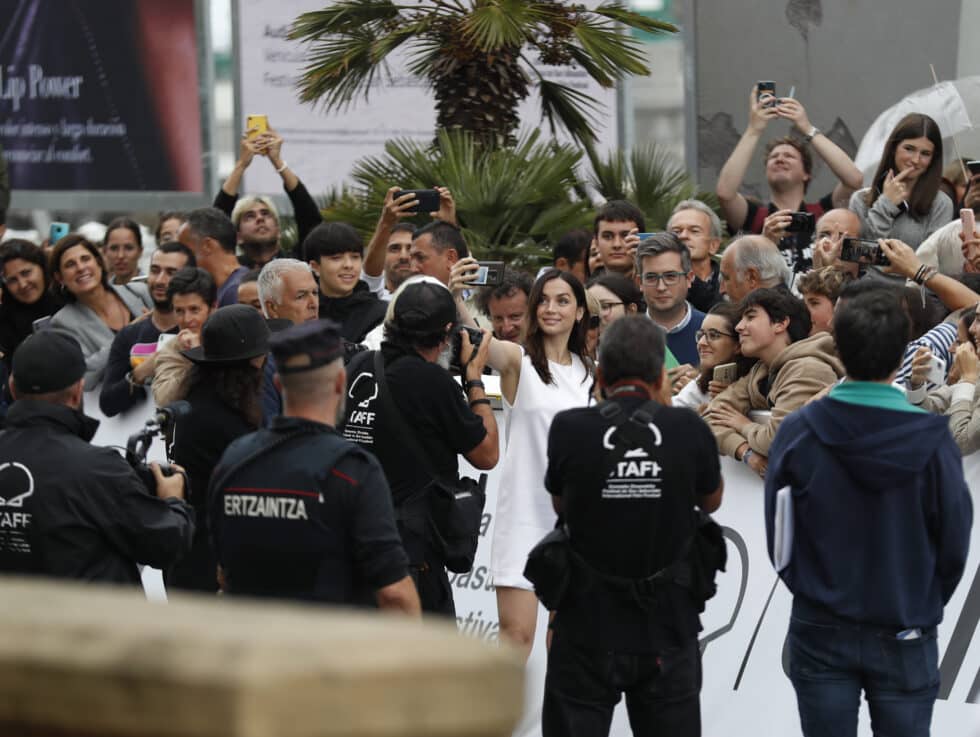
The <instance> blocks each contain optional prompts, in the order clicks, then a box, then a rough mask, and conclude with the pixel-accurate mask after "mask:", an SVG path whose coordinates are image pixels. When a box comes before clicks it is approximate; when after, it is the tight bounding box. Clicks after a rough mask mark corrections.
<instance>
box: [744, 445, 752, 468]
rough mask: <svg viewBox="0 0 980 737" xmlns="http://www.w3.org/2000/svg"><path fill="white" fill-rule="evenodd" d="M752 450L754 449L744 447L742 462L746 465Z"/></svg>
mask: <svg viewBox="0 0 980 737" xmlns="http://www.w3.org/2000/svg"><path fill="white" fill-rule="evenodd" d="M753 452H754V451H753V450H752V449H751V448H746V449H745V452H744V453H742V463H744V464H745V465H746V466H747V465H749V458H750V457H751V456H752V453H753Z"/></svg>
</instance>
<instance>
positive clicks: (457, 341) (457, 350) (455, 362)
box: [449, 325, 483, 373]
mask: <svg viewBox="0 0 980 737" xmlns="http://www.w3.org/2000/svg"><path fill="white" fill-rule="evenodd" d="M464 330H465V331H466V332H467V333H468V334H469V336H470V345H472V346H473V351H474V353H475V352H476V351H477V350H478V349H479V347H480V343H482V342H483V331H482V330H478V329H477V328H471V327H467V326H466V325H460V326H459V327H458V328H456V332H455V333H454V334H453V357H452V358H451V359H450V361H449V370H450V371H454V372H457V373H463V364H462V361H460V354H461V353H462V351H463V331H464Z"/></svg>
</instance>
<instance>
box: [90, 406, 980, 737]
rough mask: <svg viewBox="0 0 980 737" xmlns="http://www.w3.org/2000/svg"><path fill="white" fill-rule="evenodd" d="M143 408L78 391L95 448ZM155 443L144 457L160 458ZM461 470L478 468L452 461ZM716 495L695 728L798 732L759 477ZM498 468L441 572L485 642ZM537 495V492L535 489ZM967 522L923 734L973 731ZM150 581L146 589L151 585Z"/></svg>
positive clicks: (970, 735) (137, 420)
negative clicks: (111, 407) (473, 540)
mask: <svg viewBox="0 0 980 737" xmlns="http://www.w3.org/2000/svg"><path fill="white" fill-rule="evenodd" d="M151 410H152V408H151V407H150V406H149V405H148V403H147V404H144V405H142V406H141V407H138V408H134V409H133V410H131V411H130V412H128V413H126V414H124V415H121V416H120V417H117V418H113V419H111V420H105V419H104V418H102V415H101V414H100V413H99V412H98V397H97V396H92V395H87V396H86V411H87V413H88V414H89V415H91V416H93V417H97V418H99V419H103V423H102V425H101V427H100V429H99V433H98V434H97V435H96V437H95V440H94V441H93V442H95V443H96V444H98V445H125V441H126V437H128V435H129V434H130V433H133V432H135V431H136V430H138V429H139V427H140V426H141V425H142V424H143V422H145V420H146V419H148V418H149V416H150V412H151ZM495 414H496V417H497V421H498V423H499V425H500V428H499V429H500V434H501V436H502V437H505V428H504V426H503V415H502V413H501V412H496V413H495ZM162 452H163V449H162V447H161V444H160V443H156V444H155V446H154V448H153V450H152V452H151V454H150V457H151V458H157V459H159V458H162V457H163V456H162ZM964 469H965V472H966V476H967V481H968V482H969V484H970V489H971V492H972V493H973V495H974V506H980V505H978V503H977V496H978V495H977V491H978V490H980V453H978V454H974V455H972V456H969V457H967V458H966V459H964ZM461 471H462V472H464V473H467V474H470V475H474V476H475V475H476V474H477V473H478V472H477V471H475V470H474V469H472V468H471V467H469V466H468V464H466V463H465V461H462V462H461ZM722 473H723V475H724V478H725V494H724V500H723V502H722V506H721V508H720V509H719V510H718V511H717V512H716V513H715V514H714V518H715V520H717V522H718V523H719V524H721V525H722V526H723V527H724V528H725V534H726V537H727V539H728V570H727V571H725V572H724V573H723V574H720V575H719V578H718V594H717V595H716V596H715V598H713V599H712V600H711V601H710V602H708V606H707V610H706V612H705V614H704V616H703V617H702V622H703V624H704V631H703V632H702V633H701V643H702V649H703V653H704V655H703V666H704V668H703V670H704V682H703V687H702V689H701V713H702V722H703V734H704V735H706V737H712V736H713V735H749V734H751V735H753V737H786V735H793V734H799V733H800V730H799V718H798V716H797V712H796V698H795V695H794V693H793V689H792V686H791V685H790V682H789V679H788V678H787V677H786V675H785V674H784V672H783V656H782V653H783V640H784V638H785V635H786V628H787V626H788V624H789V611H790V603H791V597H790V594H789V592H788V590H787V589H786V587H785V586H783V585H782V584H781V583H778V579H777V577H776V574H775V572H774V571H773V569H772V566H771V565H770V563H769V558H768V556H767V554H766V538H765V527H764V522H763V491H762V483H761V481H760V480H759V478H758V477H757V476H756V475H755V474H754V473H752V472H751V471H750V470H749V469H748V468H746V467H745V466H743V465H742V464H740V463H736V462H734V461H732V460H731V459H729V458H723V459H722ZM498 482H499V473H498V472H497V471H494V472H491V473H490V474H489V478H488V485H487V509H486V514H485V515H484V525H483V529H482V536H481V541H480V546H479V548H478V550H477V557H476V563H475V564H474V566H473V570H472V571H471V572H470V573H466V574H456V575H453V576H452V577H451V582H452V584H453V594H454V596H455V599H456V612H457V618H458V622H459V626H460V629H461V630H462V631H463V632H464V633H466V634H469V635H472V636H474V637H479V638H481V639H485V640H491V641H493V640H496V639H497V637H498V633H499V622H498V619H497V601H496V596H495V594H494V590H493V585H492V581H491V578H490V541H491V539H492V537H493V518H494V512H495V509H496V500H497V484H498ZM541 493H544V491H543V490H542V492H541ZM978 529H980V528H978V525H976V524H975V525H974V527H973V533H972V538H971V546H970V557H969V560H968V561H967V567H966V573H965V574H964V576H963V581H962V582H961V583H960V586H959V588H958V589H957V591H956V594H955V595H954V596H953V599H952V600H951V601H950V603H949V605H948V606H947V607H946V614H945V621H944V622H943V624H942V625H941V626H940V628H939V648H940V664H941V665H940V670H941V673H942V676H943V684H942V687H941V692H940V699H939V701H938V702H937V703H936V709H935V714H934V716H933V721H932V725H933V728H932V733H933V734H934V735H937V736H938V737H980V637H975V635H976V633H977V625H978V622H980V532H978ZM155 585H156V584H155V583H151V584H150V585H148V586H147V590H148V592H149V593H153V592H154V591H155V588H154V586H155ZM546 628H547V613H546V612H545V610H544V608H542V607H539V616H538V628H537V633H536V638H535V643H534V648H533V650H532V653H531V658H530V661H529V663H528V671H527V681H526V688H525V694H526V702H525V713H524V718H523V719H522V721H521V723H520V725H519V726H518V728H517V730H516V731H515V733H514V735H515V737H534V736H535V735H539V734H540V720H541V699H542V693H543V687H544V671H545V647H544V638H545V634H546ZM611 734H612V735H614V736H615V737H625V736H627V735H630V729H629V724H628V722H627V719H626V711H625V708H624V707H623V705H622V704H620V706H619V707H618V708H617V710H616V715H615V718H614V720H613V727H612V732H611ZM859 734H860V735H862V737H870V735H871V729H870V725H869V723H868V717H867V709H866V707H862V710H861V727H860V731H859Z"/></svg>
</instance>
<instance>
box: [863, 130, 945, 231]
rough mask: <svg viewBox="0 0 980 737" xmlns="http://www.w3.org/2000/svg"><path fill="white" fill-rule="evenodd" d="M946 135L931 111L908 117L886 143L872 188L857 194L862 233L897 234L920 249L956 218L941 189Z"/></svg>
mask: <svg viewBox="0 0 980 737" xmlns="http://www.w3.org/2000/svg"><path fill="white" fill-rule="evenodd" d="M942 166H943V137H942V132H941V131H940V130H939V126H938V125H936V121H934V120H933V119H932V118H930V117H929V116H928V115H922V114H920V113H910V114H909V115H906V116H905V117H904V118H902V119H901V120H900V121H899V122H898V125H896V126H895V129H894V130H893V131H892V134H891V136H889V138H888V141H887V142H886V143H885V149H884V151H883V152H882V155H881V161H880V162H879V163H878V169H877V171H876V172H875V175H874V179H872V183H871V186H870V187H866V188H865V189H861V190H858V191H857V192H855V193H854V194H853V195H851V201H850V204H849V205H848V209H850V210H852V211H853V212H855V213H857V215H858V217H859V218H861V237H862V238H895V239H897V240H900V241H903V242H905V243H907V244H908V245H910V246H911V247H912V248H918V247H919V245H920V244H921V243H922V241H924V240H925V239H926V238H927V237H928V236H929V235H931V234H932V232H933V231H935V230H936V229H937V228H939V227H940V226H942V225H945V224H946V223H948V222H949V221H950V220H952V219H953V202H952V200H950V199H949V197H948V196H947V195H946V194H945V193H944V192H941V191H940V189H939V185H940V183H941V181H942Z"/></svg>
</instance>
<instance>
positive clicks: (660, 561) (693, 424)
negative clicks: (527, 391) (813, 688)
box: [542, 317, 722, 737]
mask: <svg viewBox="0 0 980 737" xmlns="http://www.w3.org/2000/svg"><path fill="white" fill-rule="evenodd" d="M597 382H598V385H599V387H600V389H601V390H602V391H603V392H604V396H605V397H606V400H605V401H604V402H602V403H601V404H600V405H599V406H597V407H589V408H583V409H572V410H567V411H565V412H561V413H559V414H558V415H556V416H555V419H554V422H553V423H552V426H551V430H550V432H549V436H548V470H547V475H546V477H545V485H546V487H547V489H548V491H549V492H550V493H551V494H552V499H553V502H554V505H555V509H556V511H557V512H558V513H559V514H560V515H561V516H562V517H563V519H564V522H565V524H566V526H567V529H568V536H569V538H570V544H571V547H572V550H573V551H574V553H575V554H576V555H577V558H578V560H579V561H580V562H581V564H580V566H579V567H578V572H577V573H576V574H575V575H574V576H573V578H572V583H571V586H570V590H569V592H568V593H567V594H566V595H565V596H564V598H563V599H562V600H561V602H560V603H559V604H558V606H557V611H556V613H555V617H554V622H553V625H552V626H553V639H552V643H551V649H550V651H549V653H548V670H547V676H546V678H545V696H544V708H543V714H542V717H543V718H542V727H543V734H544V736H545V737H556V736H557V735H561V736H562V737H579V736H582V737H584V736H586V735H588V736H590V737H591V736H592V735H608V734H609V725H610V720H611V719H612V712H613V707H614V706H615V705H616V703H617V702H618V701H619V698H620V695H621V694H622V693H625V694H626V705H627V710H628V712H629V718H630V724H631V726H632V728H633V732H634V734H637V735H649V734H669V735H672V737H688V736H690V735H699V734H700V733H701V726H700V705H699V691H700V687H701V664H700V653H699V649H698V641H697V633H698V631H699V630H700V623H699V621H698V612H699V611H700V609H701V608H702V606H703V600H702V601H698V598H697V597H696V596H695V595H693V594H692V593H691V591H690V589H689V588H687V587H685V586H682V585H681V584H680V583H679V580H680V579H678V578H676V577H674V576H668V575H666V574H667V572H669V571H674V570H679V569H681V568H680V566H679V565H678V564H680V563H681V562H682V561H684V560H685V559H686V555H685V554H686V550H687V545H688V541H690V540H692V539H693V534H694V531H695V516H694V506H695V504H697V505H698V506H699V507H700V508H701V509H702V510H703V511H706V512H710V511H713V510H715V509H717V508H718V506H719V505H720V504H721V494H722V482H721V475H720V468H719V462H718V448H717V446H716V444H715V439H714V436H713V435H712V433H711V430H710V429H708V426H707V425H706V424H705V423H704V422H703V421H702V420H701V419H700V418H699V417H698V416H697V415H696V414H694V413H693V412H691V411H690V410H687V409H681V408H673V407H669V406H664V405H665V404H667V403H668V402H669V397H670V384H669V382H668V381H667V374H666V372H665V371H664V335H663V331H662V330H660V329H659V328H658V327H657V326H656V325H655V324H654V323H653V322H651V321H650V320H647V319H646V318H645V317H625V318H623V319H621V320H617V321H616V322H615V323H613V324H612V325H611V326H610V327H608V328H606V331H605V332H604V333H603V336H602V342H601V344H600V346H599V370H598V374H597ZM658 574H659V575H658Z"/></svg>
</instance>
